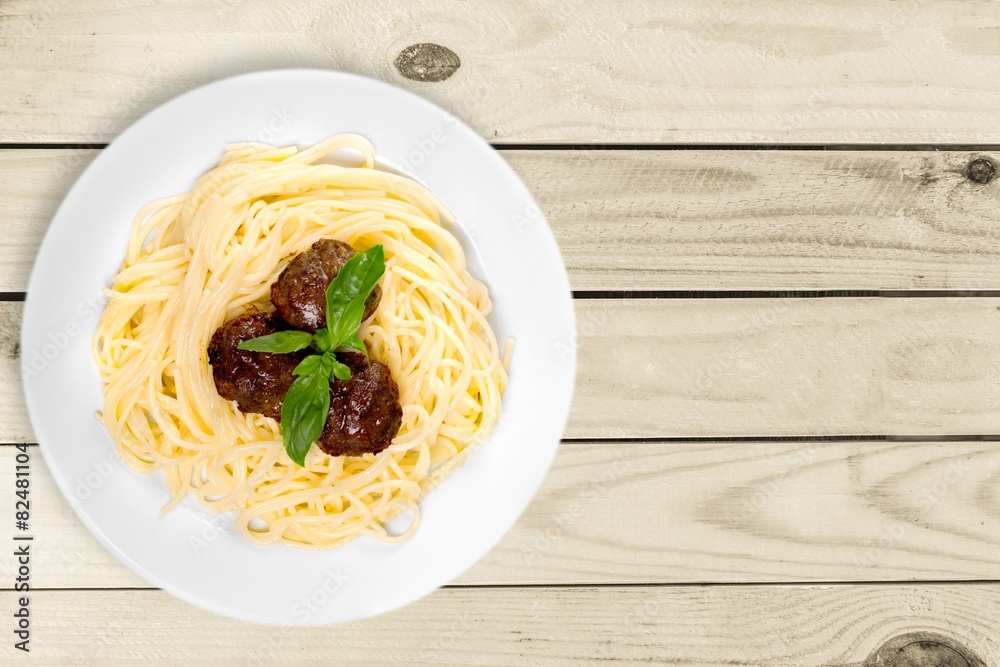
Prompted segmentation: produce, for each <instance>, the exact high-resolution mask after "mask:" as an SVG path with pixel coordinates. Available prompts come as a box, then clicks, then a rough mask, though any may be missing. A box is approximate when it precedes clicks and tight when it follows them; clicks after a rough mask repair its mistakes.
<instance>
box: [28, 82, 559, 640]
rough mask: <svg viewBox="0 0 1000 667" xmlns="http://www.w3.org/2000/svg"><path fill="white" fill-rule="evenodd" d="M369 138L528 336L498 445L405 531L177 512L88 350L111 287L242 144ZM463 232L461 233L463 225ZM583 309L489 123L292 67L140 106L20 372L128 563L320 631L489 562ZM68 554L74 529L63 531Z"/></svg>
mask: <svg viewBox="0 0 1000 667" xmlns="http://www.w3.org/2000/svg"><path fill="white" fill-rule="evenodd" d="M338 132H357V133H359V134H362V135H364V136H366V137H368V138H369V139H371V140H372V142H373V143H374V144H375V150H376V152H377V153H378V154H379V156H380V158H381V159H383V160H384V161H385V162H386V163H387V164H389V165H392V166H395V167H396V168H398V169H401V170H402V171H404V172H407V173H411V174H413V175H414V176H415V177H416V178H417V179H418V180H420V181H421V182H423V183H424V184H425V185H427V186H428V187H429V188H430V189H431V190H432V191H434V192H435V193H436V194H437V195H438V196H439V197H441V199H442V200H443V201H444V202H445V204H446V205H447V206H448V207H449V208H450V209H451V210H452V211H453V212H454V213H455V214H456V215H457V218H458V226H459V227H460V230H456V232H457V233H458V234H459V236H464V241H465V244H466V247H467V249H469V250H470V259H471V260H472V261H471V262H470V265H471V267H472V270H473V272H474V273H475V275H476V276H477V277H478V278H480V279H482V280H484V281H485V282H486V283H487V285H488V286H489V289H490V293H491V295H492V298H493V301H494V304H495V316H494V317H493V318H492V321H493V323H494V326H495V329H496V334H497V338H498V339H499V340H501V341H503V340H505V339H506V338H508V337H512V338H514V339H515V349H514V357H513V362H512V365H511V368H510V384H509V386H508V387H507V391H506V393H505V395H504V397H503V414H502V417H501V421H500V424H499V425H498V427H497V429H496V431H495V432H494V435H493V437H492V439H491V440H490V441H489V442H486V443H484V444H483V445H482V446H480V447H479V449H478V450H477V451H476V452H475V453H474V454H473V455H472V456H471V457H470V459H469V461H468V463H467V464H466V465H465V467H464V468H462V469H461V470H459V471H458V472H457V473H455V474H454V475H453V476H452V477H451V478H449V479H448V480H447V481H446V482H445V483H444V484H442V485H441V486H440V487H439V488H437V489H435V490H434V491H433V492H432V493H431V494H430V495H429V496H428V497H427V498H426V499H425V500H424V501H423V502H422V505H421V507H422V519H423V520H422V523H421V525H420V529H419V530H418V532H417V534H416V535H415V536H414V537H413V538H412V539H411V540H409V541H407V542H405V543H403V544H397V545H387V544H382V543H378V542H376V541H374V540H370V539H367V538H360V539H358V540H355V541H354V542H352V543H351V544H349V545H347V546H345V547H342V548H340V549H335V550H333V551H321V552H309V551H301V550H297V549H293V548H290V547H284V546H270V547H255V546H252V545H250V544H249V543H247V542H246V541H245V540H244V539H243V538H242V537H240V536H239V535H238V534H236V533H235V532H233V531H232V530H231V528H230V521H229V519H228V517H227V516H226V515H219V516H216V515H213V514H211V513H210V512H208V511H207V510H203V509H201V507H200V506H199V505H198V503H197V502H196V501H195V500H194V499H192V498H188V499H187V500H185V502H184V503H183V504H182V505H181V506H180V507H179V508H177V509H175V510H174V511H172V512H170V513H169V514H167V515H165V516H161V514H160V508H161V507H162V506H163V504H164V503H165V502H166V501H167V494H166V487H165V484H164V482H163V480H162V478H161V473H156V474H154V475H140V474H138V473H135V472H133V471H131V470H130V469H128V468H127V467H126V466H124V465H123V464H122V463H121V462H120V460H119V459H118V457H117V455H116V453H115V451H114V447H113V445H112V443H111V440H110V438H109V436H108V434H107V432H106V431H105V430H104V428H103V427H102V426H101V425H100V424H99V423H98V422H97V421H96V420H95V418H94V413H95V412H96V411H98V410H99V409H100V407H101V397H100V391H101V381H100V377H99V375H98V372H97V368H96V366H95V364H94V362H93V361H92V360H91V355H90V341H91V337H92V336H93V332H94V329H95V326H96V322H97V316H98V313H99V312H100V308H101V305H102V304H101V303H99V302H98V298H99V291H100V290H101V288H103V287H105V286H107V285H108V284H110V281H111V278H112V276H114V274H115V273H116V272H117V270H118V269H119V267H120V265H121V262H122V258H123V257H124V253H125V245H126V240H127V237H128V229H129V225H130V224H131V222H132V218H133V216H135V214H136V212H137V211H138V210H139V209H140V207H142V206H143V205H144V204H146V203H148V202H150V201H152V200H154V199H156V198H159V197H163V196H167V195H172V194H177V193H181V192H186V191H188V190H190V189H191V187H192V186H193V185H194V183H195V181H196V180H197V179H198V177H199V176H201V175H202V174H203V173H205V172H206V171H207V170H209V169H210V168H212V166H214V165H215V163H216V162H217V161H218V159H219V157H220V156H221V154H222V151H223V146H224V145H225V144H227V143H231V142H239V141H245V140H248V139H258V140H261V141H265V142H268V143H274V144H278V145H292V144H311V143H315V142H316V141H318V140H320V139H322V138H324V137H327V136H329V135H331V134H336V133H338ZM463 233H464V234H463ZM573 332H574V323H573V304H572V299H571V294H570V289H569V281H568V278H567V276H566V270H565V268H564V266H563V263H562V260H561V258H560V255H559V250H558V247H557V246H556V243H555V239H554V238H553V236H552V232H551V230H550V229H549V227H548V225H547V224H546V222H545V220H544V218H543V217H542V216H541V215H540V213H539V212H538V208H537V206H536V205H535V203H534V201H533V200H532V198H531V195H530V194H529V192H528V190H527V189H526V188H525V186H524V185H523V184H522V183H521V181H520V180H519V179H518V178H517V176H516V174H515V173H514V172H513V170H512V169H511V168H510V167H509V166H508V165H507V163H506V162H504V161H503V159H502V158H501V157H500V156H499V155H498V154H497V153H496V152H495V151H494V150H493V149H492V148H491V147H490V146H489V145H488V144H487V143H486V142H485V141H483V140H482V139H481V138H480V137H479V136H478V135H476V134H475V133H474V132H473V131H472V130H470V129H469V128H468V127H467V126H465V125H464V124H462V123H461V122H459V121H457V120H456V119H455V118H453V117H452V116H450V115H449V114H447V113H446V112H444V111H443V110H442V109H440V108H438V107H436V106H434V105H433V104H431V103H430V102H427V101H426V100H424V99H422V98H420V97H417V96H415V95H413V94H411V93H408V92H406V91H403V90H400V89H397V88H394V87H392V86H389V85H387V84H384V83H380V82H377V81H373V80H369V79H364V78H361V77H357V76H351V75H347V74H341V73H337V72H327V71H318V70H277V71H269V72H259V73H256V74H249V75H245V76H238V77H235V78H231V79H226V80H223V81H218V82H216V83H213V84H210V85H207V86H204V87H202V88H198V89H197V90H194V91H191V92H189V93H187V94H185V95H182V96H180V97H178V98H177V99H175V100H173V101H171V102H168V103H167V104H165V105H163V106H161V107H159V108H158V109H156V110H154V111H153V112H151V113H150V114H149V115H147V116H146V117H144V118H142V119H141V120H139V121H138V122H137V123H135V124H134V125H133V126H132V127H130V128H129V129H128V130H126V131H125V132H124V133H122V135H121V136H120V137H118V138H117V139H116V140H115V141H114V142H113V143H112V144H111V145H110V146H109V147H108V148H107V149H106V150H104V151H102V152H101V154H100V155H99V156H98V157H97V159H95V160H94V162H93V163H92V164H91V165H90V167H89V168H88V169H87V170H86V171H85V172H84V174H83V175H82V176H81V177H80V179H79V180H78V181H77V182H76V184H75V185H74V186H73V189H72V190H70V193H69V194H68V195H67V197H66V200H65V201H64V202H63V204H62V206H61V207H60V208H59V211H58V213H57V214H56V216H55V219H54V220H53V222H52V226H51V227H50V228H49V230H48V233H47V234H46V236H45V240H44V242H43V243H42V247H41V251H40V252H39V254H38V260H37V261H36V263H35V267H34V270H33V272H32V274H31V281H30V283H29V286H28V300H27V304H26V305H25V310H24V329H23V338H22V350H23V352H22V355H23V356H22V371H23V373H24V374H25V381H24V388H25V394H26V395H27V404H28V412H29V413H30V415H31V423H32V425H33V426H34V429H35V435H36V436H37V437H38V440H39V442H40V443H41V450H42V453H43V455H44V457H45V460H46V462H47V463H48V465H49V469H50V470H51V471H52V475H53V476H54V477H55V479H56V482H57V483H58V485H59V488H60V489H61V490H62V492H63V494H65V495H66V497H67V498H68V499H69V501H70V503H71V504H72V505H73V507H74V509H75V510H76V512H77V514H78V515H79V516H80V518H81V519H82V520H83V522H84V523H85V524H86V525H87V527H88V528H90V530H91V531H92V532H93V533H94V535H96V536H97V537H98V539H100V541H101V542H102V543H103V544H104V545H105V546H106V547H107V548H108V549H109V550H110V551H111V552H112V553H114V554H115V555H116V556H117V557H118V558H119V559H121V560H122V561H123V562H124V563H125V564H127V565H128V566H129V567H131V568H132V569H133V570H135V571H136V572H137V573H139V574H140V575H142V576H143V577H145V578H146V579H147V580H149V581H150V582H151V583H152V584H155V585H157V586H160V587H162V588H164V589H166V590H167V591H169V592H171V593H173V594H174V595H177V596H178V597H180V598H183V599H184V600H187V601H189V602H192V603H194V604H196V605H199V606H201V607H204V608H206V609H210V610H212V611H215V612H219V613H221V614H226V615H229V616H233V617H236V618H240V619H246V620H251V621H258V622H265V623H276V624H294V625H320V624H326V623H337V622H343V621H349V620H353V619H359V618H364V617H367V616H371V615H373V614H378V613H381V612H384V611H388V610H390V609H394V608H396V607H399V606H401V605H404V604H406V603H408V602H411V601H413V600H415V599H417V598H419V597H421V596H423V595H425V594H427V593H429V592H430V591H432V590H434V589H435V588H437V587H438V586H441V585H442V584H444V583H446V582H448V581H450V580H451V579H453V578H454V577H456V576H458V575H459V574H460V573H462V572H463V571H464V570H465V569H466V568H468V567H469V566H470V565H472V564H473V563H475V562H476V560H478V559H479V558H480V557H482V556H483V555H484V554H485V553H486V552H487V551H488V550H489V549H490V548H491V547H492V546H493V545H494V544H496V543H497V541H498V540H499V539H500V538H501V537H502V536H503V534H504V533H505V532H507V530H508V529H509V528H510V527H511V526H512V525H513V524H514V522H515V521H516V520H517V517H518V516H519V515H520V514H521V512H522V511H523V510H524V508H525V507H526V506H527V504H528V502H529V501H530V500H531V498H532V496H533V495H534V493H535V491H536V490H537V489H538V487H539V485H540V484H541V482H542V480H543V478H544V477H545V473H546V471H547V470H548V467H549V464H550V463H551V461H552V458H553V456H554V454H555V451H556V447H557V446H558V443H559V438H560V436H561V435H562V431H563V427H564V426H565V423H566V417H567V414H568V412H569V406H570V397H571V394H572V389H573V375H574V371H575V365H576V359H575V353H574V349H575V348H574V341H575V339H574V335H573ZM47 539H49V540H50V541H51V546H52V548H58V539H59V538H58V536H57V535H50V536H48V537H47Z"/></svg>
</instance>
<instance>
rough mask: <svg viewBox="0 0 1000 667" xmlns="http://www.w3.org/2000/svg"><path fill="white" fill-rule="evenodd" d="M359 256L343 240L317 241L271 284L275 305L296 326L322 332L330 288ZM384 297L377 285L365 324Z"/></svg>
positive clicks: (369, 300)
mask: <svg viewBox="0 0 1000 667" xmlns="http://www.w3.org/2000/svg"><path fill="white" fill-rule="evenodd" d="M355 254H357V253H356V252H355V250H354V248H352V247H351V246H349V245H347V244H346V243H343V242H341V241H334V240H332V239H320V240H319V241H316V243H313V244H312V247H311V248H309V250H306V251H305V252H302V253H299V254H298V255H296V256H295V258H294V259H293V260H292V261H291V262H289V264H288V266H286V267H285V270H284V271H282V272H281V275H280V276H278V279H277V280H276V281H274V284H273V285H271V303H273V304H274V307H275V308H277V309H278V312H279V313H280V314H281V317H283V318H284V319H285V321H286V322H288V323H289V324H291V325H292V327H294V328H296V329H302V330H304V331H313V332H315V331H317V330H319V329H322V328H323V327H325V326H326V288H327V287H329V286H330V283H331V282H332V281H333V279H334V277H335V276H336V275H337V272H339V271H340V269H341V268H342V267H343V266H344V264H346V263H347V260H349V259H350V258H351V257H354V255H355ZM381 297H382V288H381V287H379V286H378V285H376V286H375V289H373V290H372V291H371V294H369V295H368V298H367V299H366V300H365V314H364V315H363V316H362V318H361V319H362V321H364V320H367V319H368V318H369V317H371V316H372V313H374V312H375V308H376V307H377V306H378V301H379V299H380V298H381Z"/></svg>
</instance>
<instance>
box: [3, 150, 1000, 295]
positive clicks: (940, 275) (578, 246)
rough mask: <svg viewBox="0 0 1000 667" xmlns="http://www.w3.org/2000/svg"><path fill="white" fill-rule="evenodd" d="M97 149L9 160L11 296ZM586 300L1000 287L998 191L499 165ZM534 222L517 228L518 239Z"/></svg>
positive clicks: (583, 158) (552, 157)
mask: <svg viewBox="0 0 1000 667" xmlns="http://www.w3.org/2000/svg"><path fill="white" fill-rule="evenodd" d="M95 155H97V151H94V150H82V149H77V150H0V187H3V189H4V192H5V195H6V196H5V197H4V198H2V199H0V219H2V220H3V221H4V230H5V234H6V236H5V239H4V242H3V243H0V291H11V292H19V291H24V290H25V288H26V287H27V282H28V273H29V271H30V268H31V263H32V261H33V260H34V255H35V252H36V248H37V245H38V243H39V242H40V240H41V237H42V234H43V233H44V231H45V229H47V228H48V224H49V221H50V220H51V219H52V216H53V215H54V213H55V210H56V207H57V206H58V204H59V202H60V201H61V199H62V197H63V196H65V193H66V191H67V190H68V189H69V187H70V185H71V184H72V183H73V180H74V179H75V178H76V176H77V175H78V174H79V173H80V172H81V171H82V170H83V168H84V167H85V166H86V165H87V164H89V163H90V161H91V160H92V159H93V157H94V156H95ZM503 156H504V157H505V158H506V159H507V160H508V161H510V163H511V164H512V165H513V167H514V169H515V170H517V172H518V174H519V175H520V176H521V178H522V179H523V180H524V181H525V183H526V184H527V185H528V187H529V188H530V189H531V190H532V192H533V193H534V194H535V197H536V198H537V199H538V202H539V206H540V208H541V209H542V212H543V213H544V214H545V216H546V218H547V219H548V222H549V224H551V225H552V228H553V230H554V232H555V234H556V238H557V240H558V241H559V245H560V249H561V250H562V253H563V259H564V260H565V262H566V265H567V269H568V270H569V273H570V280H571V283H572V286H573V289H575V290H637V289H638V290H713V289H723V290H804V289H821V290H843V289H861V290H927V289H933V290H940V289H952V290H988V289H1000V225H998V224H997V219H996V211H997V209H998V208H1000V178H996V179H994V180H992V181H990V182H989V183H986V184H980V183H976V182H974V181H972V180H970V179H969V178H968V176H967V171H968V167H969V165H970V164H971V163H973V162H975V161H976V160H984V159H986V160H991V161H993V162H997V163H1000V158H998V156H997V155H996V154H992V153H982V152H978V151H957V152H946V153H937V152H934V151H915V152H898V151H896V152H874V151H850V152H848V151H836V152H829V153H827V152H818V151H808V152H805V151H790V152H786V151H726V152H722V153H719V152H712V151H703V150H702V151H628V150H625V151H567V150H545V151H520V150H519V151H503ZM527 224H533V223H532V221H531V220H530V219H529V218H524V220H519V221H517V222H515V223H513V224H512V227H511V232H512V233H517V231H518V230H519V229H521V228H523V227H519V225H527Z"/></svg>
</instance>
